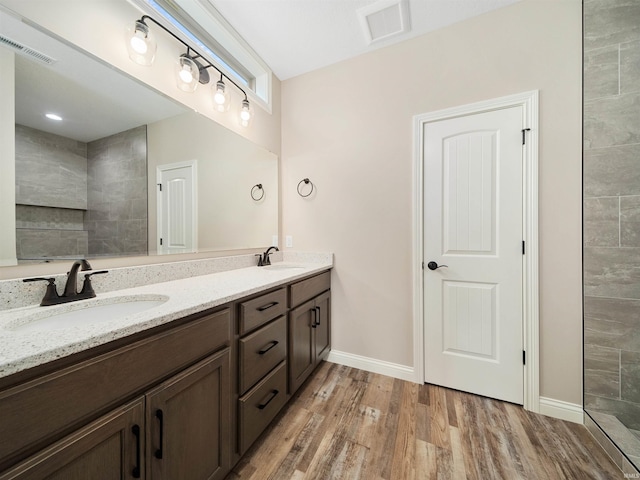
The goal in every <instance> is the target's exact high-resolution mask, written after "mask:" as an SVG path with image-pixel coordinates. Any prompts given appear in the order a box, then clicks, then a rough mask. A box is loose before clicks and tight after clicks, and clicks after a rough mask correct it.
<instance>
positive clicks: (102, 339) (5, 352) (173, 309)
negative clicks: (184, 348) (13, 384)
mask: <svg viewBox="0 0 640 480" xmlns="http://www.w3.org/2000/svg"><path fill="white" fill-rule="evenodd" d="M274 265H286V264H274ZM296 266H298V267H302V268H293V269H269V268H264V267H262V268H261V267H247V268H240V269H236V270H230V271H226V272H218V273H213V274H209V275H201V276H196V277H191V278H185V279H182V280H174V281H169V282H163V283H155V284H151V285H145V286H140V287H134V288H127V289H124V290H116V291H112V292H107V293H102V294H101V293H99V292H98V294H97V297H96V298H93V299H90V300H80V301H77V302H72V303H66V304H62V305H56V306H51V307H40V306H29V307H22V308H15V309H11V310H4V311H0V377H6V376H8V375H11V374H13V373H17V372H20V371H22V370H26V369H28V368H32V367H35V366H37V365H42V364H44V363H47V362H50V361H52V360H56V359H58V358H61V357H65V356H67V355H71V354H73V353H77V352H80V351H83V350H87V349H89V348H92V347H96V346H98V345H102V344H105V343H107V342H110V341H112V340H116V339H119V338H123V337H126V336H128V335H132V334H134V333H137V332H141V331H143V330H147V329H149V328H152V327H156V326H158V325H162V324H165V323H168V322H171V321H172V320H176V319H179V318H183V317H186V316H188V315H191V314H194V313H198V312H201V311H204V310H207V309H209V308H212V307H216V306H219V305H223V304H225V303H228V302H231V301H234V300H237V299H239V298H242V297H245V296H248V295H252V294H254V293H257V292H260V291H263V290H267V289H269V288H272V287H276V286H279V285H283V284H285V283H288V282H291V281H294V280H296V279H300V278H303V277H306V276H309V275H312V274H314V273H319V272H322V271H325V270H327V269H329V268H331V267H332V266H333V265H332V262H321V263H298V262H296ZM276 268H277V267H276ZM96 290H97V289H96ZM43 291H44V290H43ZM158 296H166V297H168V300H167V301H166V302H164V303H162V304H161V305H158V306H155V307H153V308H151V309H149V310H145V311H142V312H140V313H135V314H132V315H128V316H123V317H119V318H115V319H109V320H104V321H99V322H94V323H91V322H88V323H87V324H86V325H79V326H74V327H68V328H63V329H56V330H49V331H29V332H20V331H19V330H16V331H14V330H12V328H15V327H16V326H18V325H20V324H24V323H25V322H26V321H32V320H34V319H36V318H39V317H41V316H49V315H51V314H58V313H63V312H68V311H71V310H76V309H82V308H86V307H89V306H91V305H96V304H101V303H102V304H108V303H113V302H114V300H115V299H119V300H127V301H128V300H131V301H133V300H140V299H142V300H144V299H146V298H155V297H158ZM125 297H126V298H125ZM54 312H55V313H54Z"/></svg>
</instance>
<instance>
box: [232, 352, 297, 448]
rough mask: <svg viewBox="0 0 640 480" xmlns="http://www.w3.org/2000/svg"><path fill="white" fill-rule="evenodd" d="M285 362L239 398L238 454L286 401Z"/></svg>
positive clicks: (254, 438)
mask: <svg viewBox="0 0 640 480" xmlns="http://www.w3.org/2000/svg"><path fill="white" fill-rule="evenodd" d="M286 389H287V364H286V362H282V363H281V364H280V365H279V366H278V367H277V368H276V369H275V370H274V371H273V372H271V373H270V374H269V375H267V377H266V378H265V379H264V380H262V381H261V382H260V383H259V384H258V385H256V386H255V387H254V388H253V389H252V390H251V391H250V392H249V393H247V394H246V395H245V396H244V397H241V398H240V400H239V404H240V405H239V412H240V454H243V453H244V452H245V451H246V450H247V448H249V447H250V446H251V444H252V443H253V442H254V441H255V440H256V438H258V436H259V435H260V434H261V433H262V432H263V431H264V429H265V428H266V427H267V425H269V423H270V422H271V420H273V418H274V417H275V416H276V415H277V413H278V412H279V411H280V409H281V408H282V406H283V405H284V404H285V403H286V401H287V394H286Z"/></svg>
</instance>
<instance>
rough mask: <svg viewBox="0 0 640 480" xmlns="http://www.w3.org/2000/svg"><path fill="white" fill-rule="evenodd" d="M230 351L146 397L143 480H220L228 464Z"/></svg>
mask: <svg viewBox="0 0 640 480" xmlns="http://www.w3.org/2000/svg"><path fill="white" fill-rule="evenodd" d="M230 380H231V378H230V350H229V349H228V348H227V349H225V350H223V351H222V352H220V353H218V354H215V355H212V356H210V357H209V358H207V359H205V360H203V361H202V362H200V363H198V364H196V365H194V366H193V367H191V368H189V369H187V370H186V371H184V372H182V373H180V374H178V375H176V376H174V377H172V378H171V379H169V380H167V381H166V382H164V383H162V384H161V385H159V386H158V387H156V388H154V389H153V390H152V391H150V392H149V393H147V394H146V395H145V400H146V406H147V409H146V426H147V435H146V439H147V442H146V450H145V451H146V455H145V457H146V461H147V472H148V475H147V478H152V479H154V480H157V479H165V480H173V479H176V478H193V479H210V480H216V479H222V478H224V477H225V475H226V474H227V472H228V471H229V468H230V461H231V448H230V447H231V442H230V433H231V424H232V422H231V414H230V411H231V410H230V407H231V402H230V399H231V385H230Z"/></svg>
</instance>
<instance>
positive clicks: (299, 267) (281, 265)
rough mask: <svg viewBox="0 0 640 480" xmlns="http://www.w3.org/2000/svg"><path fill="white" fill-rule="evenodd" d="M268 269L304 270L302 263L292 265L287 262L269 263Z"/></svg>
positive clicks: (266, 267)
mask: <svg viewBox="0 0 640 480" xmlns="http://www.w3.org/2000/svg"><path fill="white" fill-rule="evenodd" d="M263 268H265V269H266V270H302V269H303V268H305V267H303V266H302V265H291V264H286V263H274V264H273V265H267V266H265V267H263Z"/></svg>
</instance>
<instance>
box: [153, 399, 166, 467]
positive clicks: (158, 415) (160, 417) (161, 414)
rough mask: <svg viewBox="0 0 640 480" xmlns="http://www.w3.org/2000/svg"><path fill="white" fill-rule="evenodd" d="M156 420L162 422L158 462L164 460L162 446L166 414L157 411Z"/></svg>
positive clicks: (157, 453)
mask: <svg viewBox="0 0 640 480" xmlns="http://www.w3.org/2000/svg"><path fill="white" fill-rule="evenodd" d="M156 418H157V419H158V421H159V422H160V448H158V449H157V450H156V453H155V457H156V458H157V459H158V460H162V444H163V442H164V414H163V413H162V410H160V409H158V410H156Z"/></svg>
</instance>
